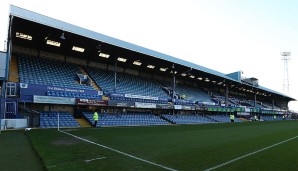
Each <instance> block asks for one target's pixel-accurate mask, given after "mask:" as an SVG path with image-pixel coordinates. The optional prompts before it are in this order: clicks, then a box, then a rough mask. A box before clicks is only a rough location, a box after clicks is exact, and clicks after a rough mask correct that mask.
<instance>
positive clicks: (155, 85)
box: [87, 68, 169, 98]
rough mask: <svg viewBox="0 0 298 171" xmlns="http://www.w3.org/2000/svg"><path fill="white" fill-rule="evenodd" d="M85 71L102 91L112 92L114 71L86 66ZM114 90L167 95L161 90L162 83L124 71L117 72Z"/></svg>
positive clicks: (149, 94)
mask: <svg viewBox="0 0 298 171" xmlns="http://www.w3.org/2000/svg"><path fill="white" fill-rule="evenodd" d="M87 71H88V72H89V73H90V76H91V78H93V79H94V81H95V82H96V83H97V85H99V87H100V88H101V89H102V90H103V91H104V93H106V94H108V93H109V92H114V90H113V89H114V73H113V72H112V71H107V70H102V69H95V68H87ZM116 92H117V93H126V94H135V95H141V96H152V97H167V98H168V97H169V96H168V95H167V94H166V93H165V92H164V91H163V90H162V85H161V84H160V83H159V82H158V81H156V80H153V79H147V78H142V77H139V76H134V75H130V74H124V73H117V90H116Z"/></svg>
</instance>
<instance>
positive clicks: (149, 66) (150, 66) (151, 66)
mask: <svg viewBox="0 0 298 171" xmlns="http://www.w3.org/2000/svg"><path fill="white" fill-rule="evenodd" d="M147 68H150V69H154V68H155V66H154V65H147Z"/></svg>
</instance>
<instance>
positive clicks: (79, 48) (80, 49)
mask: <svg viewBox="0 0 298 171" xmlns="http://www.w3.org/2000/svg"><path fill="white" fill-rule="evenodd" d="M72 50H74V51H77V52H84V51H85V49H84V48H81V47H77V46H73V47H72Z"/></svg>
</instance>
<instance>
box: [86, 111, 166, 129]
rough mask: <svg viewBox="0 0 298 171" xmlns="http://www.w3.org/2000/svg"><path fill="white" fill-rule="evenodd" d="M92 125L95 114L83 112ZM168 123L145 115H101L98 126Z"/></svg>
mask: <svg viewBox="0 0 298 171" xmlns="http://www.w3.org/2000/svg"><path fill="white" fill-rule="evenodd" d="M83 115H84V117H85V118H86V120H87V121H88V122H89V123H90V124H92V125H93V124H94V121H93V118H92V117H93V113H91V112H83ZM166 124H169V123H168V122H167V121H165V120H163V119H161V118H160V117H159V116H155V115H152V114H144V113H139V114H138V113H135V114H99V120H98V122H97V126H137V125H166Z"/></svg>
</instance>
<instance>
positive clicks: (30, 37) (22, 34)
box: [16, 32, 32, 40]
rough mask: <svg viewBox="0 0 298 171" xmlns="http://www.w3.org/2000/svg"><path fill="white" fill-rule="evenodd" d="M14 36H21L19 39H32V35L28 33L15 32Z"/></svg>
mask: <svg viewBox="0 0 298 171" xmlns="http://www.w3.org/2000/svg"><path fill="white" fill-rule="evenodd" d="M16 37H17V38H21V39H26V40H32V36H31V35H29V34H24V33H20V32H16Z"/></svg>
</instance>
